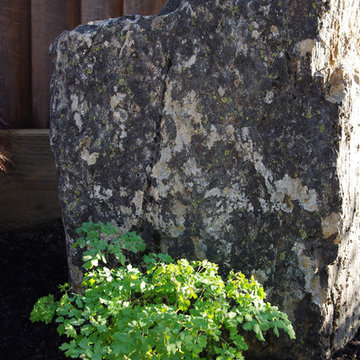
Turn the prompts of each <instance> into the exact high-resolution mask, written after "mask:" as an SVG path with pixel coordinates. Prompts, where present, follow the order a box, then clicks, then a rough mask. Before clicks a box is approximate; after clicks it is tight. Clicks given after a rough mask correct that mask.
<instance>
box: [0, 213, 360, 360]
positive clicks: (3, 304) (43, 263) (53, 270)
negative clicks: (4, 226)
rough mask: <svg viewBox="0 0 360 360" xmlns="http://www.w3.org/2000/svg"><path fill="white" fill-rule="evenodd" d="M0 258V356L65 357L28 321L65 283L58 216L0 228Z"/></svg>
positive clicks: (354, 345) (55, 340) (43, 329)
mask: <svg viewBox="0 0 360 360" xmlns="http://www.w3.org/2000/svg"><path fill="white" fill-rule="evenodd" d="M0 257H1V258H0V359H2V360H47V359H49V360H64V359H66V357H65V355H64V354H63V352H62V351H60V350H58V347H59V346H60V345H61V343H62V342H63V341H64V340H65V339H64V338H60V337H59V336H58V334H57V332H56V325H54V324H52V325H45V324H42V323H35V324H32V323H31V322H30V320H29V314H30V312H31V310H32V307H33V305H34V303H35V301H36V300H37V299H38V298H39V297H41V296H45V295H48V294H49V293H58V288H57V286H58V285H59V284H63V283H65V282H67V263H66V251H65V235H64V230H63V227H62V223H61V221H60V220H57V221H54V222H52V223H49V224H46V225H42V226H39V227H37V228H36V229H27V230H23V231H16V232H0ZM345 359H352V360H354V359H360V331H358V333H357V334H356V336H355V337H354V339H353V340H352V341H350V342H349V343H348V344H347V345H346V346H345V347H344V348H343V349H341V350H340V351H338V352H337V353H336V354H335V355H334V357H333V358H332V360H345ZM264 360H266V359H264ZM319 360H323V359H319ZM324 360H325V359H324Z"/></svg>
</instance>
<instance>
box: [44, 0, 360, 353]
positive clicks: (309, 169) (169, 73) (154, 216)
mask: <svg viewBox="0 0 360 360" xmlns="http://www.w3.org/2000/svg"><path fill="white" fill-rule="evenodd" d="M359 13H360V10H359V5H358V2H356V1H355V2H353V1H351V0H331V1H327V2H324V1H314V0H301V1H300V0H282V1H277V0H276V1H271V0H257V1H255V0H254V1H247V0H246V1H245V0H227V1H219V0H209V1H204V0H193V1H189V2H185V1H182V2H178V1H174V2H172V3H170V5H169V7H168V8H167V10H166V8H165V9H164V10H163V14H165V15H163V16H132V17H123V18H119V19H112V20H107V21H104V22H96V23H94V24H89V25H85V26H79V27H78V28H76V29H75V30H74V31H71V32H64V33H63V34H62V35H61V36H60V37H59V38H58V39H57V40H56V41H55V42H54V44H53V46H52V58H53V62H54V73H53V77H52V83H51V94H52V100H51V146H52V150H53V153H54V156H55V160H56V165H57V171H58V179H59V198H60V203H61V206H62V211H63V221H64V226H65V230H66V234H67V242H68V247H69V267H70V276H71V281H72V284H73V285H74V287H75V288H76V289H79V286H80V284H81V276H82V274H81V271H80V265H81V261H80V254H79V253H76V252H75V250H73V249H71V247H70V245H71V244H72V243H73V242H74V241H75V239H76V234H75V229H76V228H77V227H78V226H79V225H80V224H81V223H82V222H84V221H89V220H92V221H95V222H96V221H113V222H114V223H115V224H116V225H117V226H119V228H120V229H121V230H123V231H127V230H130V229H132V230H137V231H138V232H140V233H142V234H143V236H144V238H145V240H146V242H147V243H148V244H149V245H151V246H152V247H155V248H156V247H157V248H159V249H161V250H162V251H168V252H169V253H171V254H173V255H175V256H187V257H188V258H200V259H202V258H208V259H209V260H211V261H214V262H217V263H219V264H220V266H221V269H222V271H225V270H227V269H229V268H234V269H236V270H238V269H240V270H242V271H243V272H244V273H246V274H247V275H251V274H253V275H254V276H255V277H256V278H257V279H258V280H260V281H261V282H262V283H263V284H264V286H265V289H266V291H267V292H268V294H269V300H270V301H271V302H273V303H275V304H277V305H279V306H280V307H281V309H283V310H285V311H286V312H287V313H288V314H289V316H290V318H291V319H292V320H293V321H294V325H295V329H296V331H297V341H296V342H290V341H288V342H287V341H286V340H284V341H283V342H281V341H278V340H275V341H273V340H272V339H270V341H269V344H270V345H269V346H258V351H257V352H256V351H255V352H254V353H253V354H252V356H253V357H254V358H255V357H256V356H257V357H258V358H261V359H264V358H270V357H273V358H277V359H285V358H293V359H326V358H328V357H329V356H330V354H331V353H332V352H333V351H335V350H336V349H337V348H339V347H341V346H342V345H343V344H344V342H346V341H347V340H349V339H350V338H351V337H352V336H353V335H354V333H355V332H356V330H357V327H358V325H359V320H358V319H359V315H360V311H359V306H358V302H359V299H360V296H359V288H360V287H359V285H360V284H359V275H358V269H359V265H360V264H359V262H360V261H359V254H358V252H359V250H358V248H359V204H360V202H359V201H358V199H359V191H358V188H359V187H358V185H359V164H360V161H359V158H360V155H359V138H360V134H359V131H360V127H359V126H358V119H359V114H360V110H359V109H360V105H359V100H358V99H359V93H360V90H359V76H360V75H359V70H358V68H357V65H356V64H358V61H359V48H360V46H359V45H360V40H359V33H360V31H359V28H358V27H359V25H358V22H357V21H358V18H359V15H360V14H359Z"/></svg>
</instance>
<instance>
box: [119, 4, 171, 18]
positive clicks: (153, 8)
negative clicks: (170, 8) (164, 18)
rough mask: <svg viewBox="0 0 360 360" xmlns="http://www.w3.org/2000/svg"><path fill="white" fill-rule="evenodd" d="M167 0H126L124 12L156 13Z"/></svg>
mask: <svg viewBox="0 0 360 360" xmlns="http://www.w3.org/2000/svg"><path fill="white" fill-rule="evenodd" d="M166 2H167V0H124V14H140V15H156V14H158V13H159V12H160V10H161V8H162V7H163V6H164V5H165V3H166Z"/></svg>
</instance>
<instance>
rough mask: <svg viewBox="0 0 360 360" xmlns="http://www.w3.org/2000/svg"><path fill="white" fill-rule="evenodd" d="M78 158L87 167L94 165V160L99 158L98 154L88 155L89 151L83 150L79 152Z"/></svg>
mask: <svg viewBox="0 0 360 360" xmlns="http://www.w3.org/2000/svg"><path fill="white" fill-rule="evenodd" d="M80 157H81V159H82V160H84V161H86V162H87V164H88V165H95V164H96V160H97V159H98V157H99V153H98V152H93V153H91V154H89V151H88V150H87V149H85V150H84V151H82V152H81V155H80Z"/></svg>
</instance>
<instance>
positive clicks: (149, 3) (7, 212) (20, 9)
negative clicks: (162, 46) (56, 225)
mask: <svg viewBox="0 0 360 360" xmlns="http://www.w3.org/2000/svg"><path fill="white" fill-rule="evenodd" d="M165 2H166V0H0V120H2V118H3V119H4V120H6V122H8V123H9V125H10V130H1V124H2V122H1V121H0V153H1V151H2V150H1V145H5V148H6V151H7V155H8V157H9V158H10V159H11V161H12V163H11V164H8V166H7V174H5V173H3V172H1V171H0V231H1V230H10V229H19V228H23V227H28V226H34V225H36V224H39V223H43V222H46V221H49V220H51V219H56V218H59V217H60V216H61V213H60V208H59V205H58V202H57V181H56V173H55V166H54V162H53V158H52V154H51V151H50V146H49V133H48V127H49V105H50V104H49V82H50V73H51V63H50V58H49V55H48V48H49V45H50V43H51V42H52V41H53V40H54V39H55V38H56V37H57V36H58V35H59V34H60V33H61V32H62V31H64V30H71V29H73V28H74V27H75V26H77V25H79V24H83V23H87V22H89V21H93V20H100V19H106V18H111V17H118V16H121V15H124V14H143V15H151V14H157V13H158V12H159V11H160V9H161V8H162V6H163V5H164V4H165Z"/></svg>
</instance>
